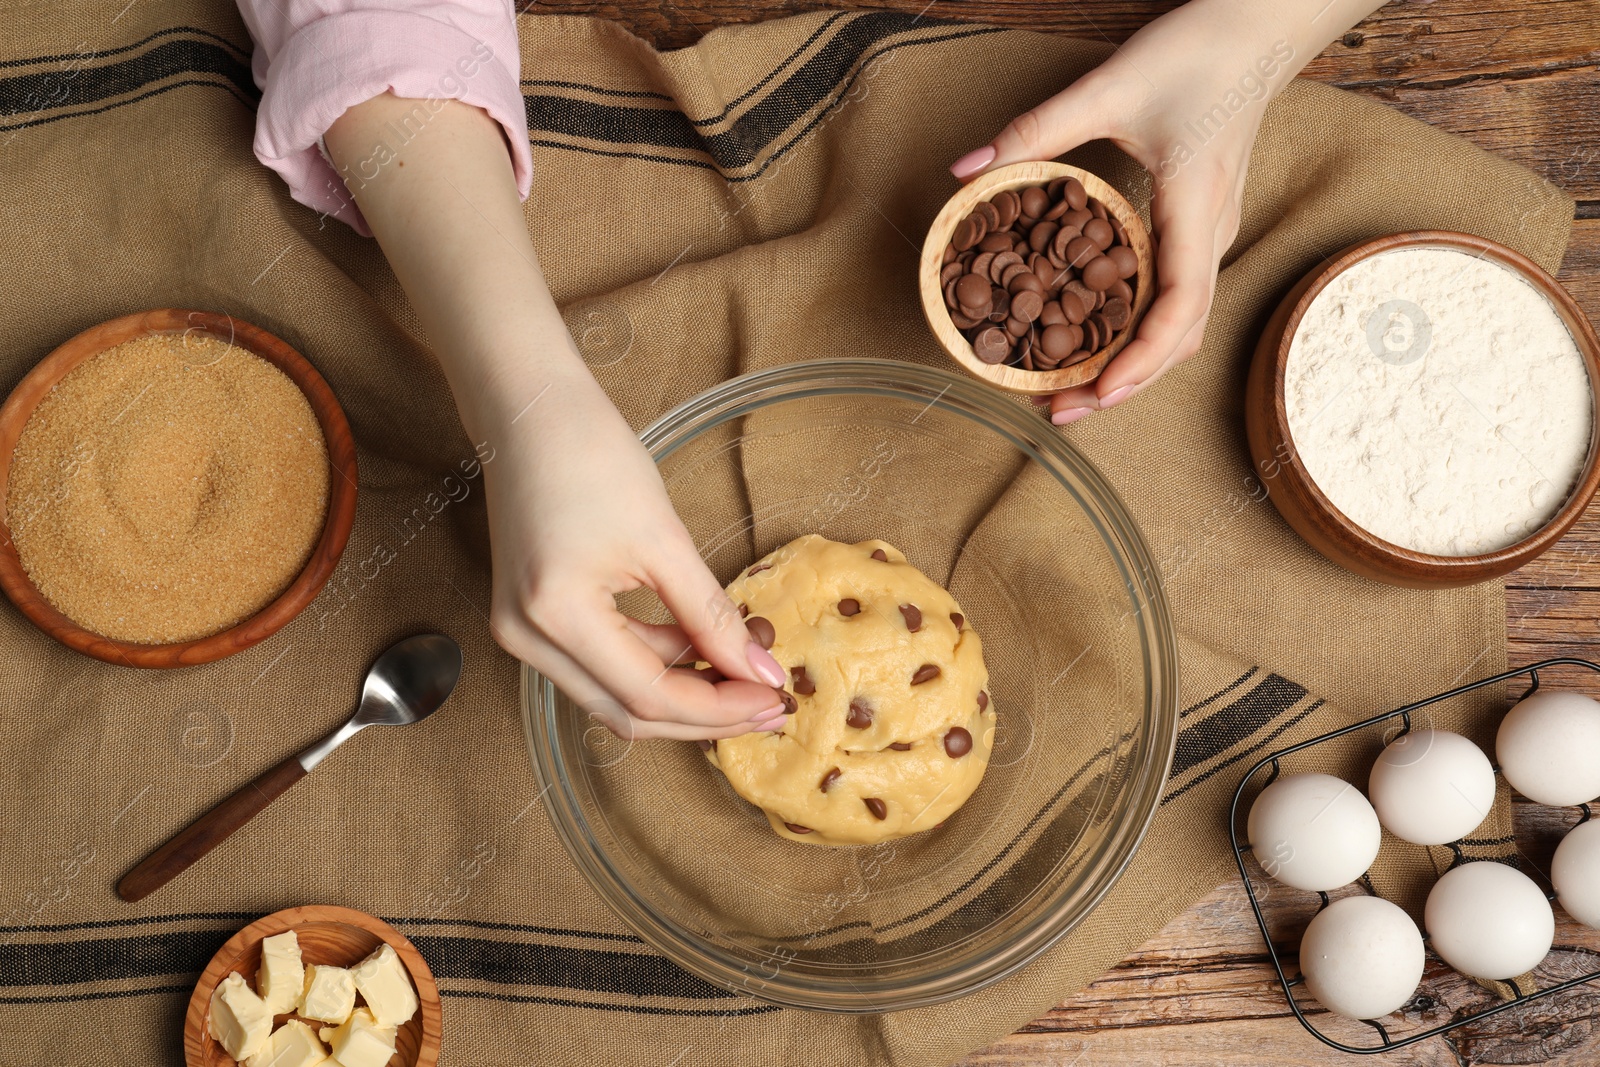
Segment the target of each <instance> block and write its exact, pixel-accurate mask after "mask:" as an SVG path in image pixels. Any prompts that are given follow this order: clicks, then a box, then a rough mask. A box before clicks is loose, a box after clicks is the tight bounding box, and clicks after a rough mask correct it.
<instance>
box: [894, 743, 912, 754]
mask: <svg viewBox="0 0 1600 1067" xmlns="http://www.w3.org/2000/svg"><path fill="white" fill-rule="evenodd" d="M889 747H890V748H892V749H894V750H895V751H896V752H910V751H911V742H910V741H892V742H890V743H889Z"/></svg>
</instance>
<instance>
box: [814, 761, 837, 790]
mask: <svg viewBox="0 0 1600 1067" xmlns="http://www.w3.org/2000/svg"><path fill="white" fill-rule="evenodd" d="M838 780H839V768H837V767H835V768H834V769H833V770H831V771H829V772H828V773H827V774H824V775H823V776H822V782H821V783H820V784H819V785H818V786H817V788H818V789H820V790H822V791H823V792H824V793H826V792H827V791H828V787H829V786H830V785H832V784H833V783H834V782H837V781H838Z"/></svg>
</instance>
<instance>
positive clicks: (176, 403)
mask: <svg viewBox="0 0 1600 1067" xmlns="http://www.w3.org/2000/svg"><path fill="white" fill-rule="evenodd" d="M355 509H356V450H355V440H354V438H353V437H352V435H351V433H350V425H349V423H348V422H347V421H346V420H345V417H344V412H343V411H342V410H341V409H340V407H339V403H338V401H337V400H336V399H334V395H333V391H332V390H331V389H330V388H329V387H328V383H327V382H326V381H325V380H323V378H322V376H321V375H320V374H318V373H317V371H316V369H315V368H314V367H312V366H311V364H310V363H308V362H307V361H306V360H305V358H304V357H303V356H301V355H300V354H299V353H298V352H296V351H295V350H294V349H293V348H291V347H289V345H287V344H285V343H284V342H283V341H281V340H279V339H278V338H277V337H274V336H273V335H272V334H270V333H267V332H266V331H265V330H262V329H260V328H259V327H256V326H252V325H251V324H249V323H247V322H243V321H240V320H239V319H236V318H233V317H231V316H229V315H225V314H219V313H214V312H208V311H189V310H183V309H177V308H162V309H158V310H155V311H146V312H141V313H139V314H134V315H127V316H124V317H122V318H119V319H113V320H112V321H110V322H106V323H102V324H101V325H99V326H95V327H93V328H91V329H88V330H85V331H84V332H83V333H80V334H78V335H77V336H76V337H73V338H72V339H71V340H69V341H67V342H66V343H64V344H62V345H61V346H60V347H58V348H57V349H55V351H53V352H51V353H50V354H49V355H48V356H46V357H45V358H44V359H43V360H42V361H40V363H39V364H38V365H37V366H35V367H34V368H33V370H31V371H30V372H29V373H28V374H27V376H26V377H24V378H23V379H22V381H21V382H20V383H19V384H18V385H17V387H16V388H15V389H14V390H12V393H11V395H10V397H8V398H7V399H6V402H5V405H4V406H3V407H0V589H4V591H5V594H6V596H7V597H9V598H10V599H11V602H12V603H13V604H15V605H16V606H17V609H18V610H19V611H21V612H22V613H23V614H24V615H25V616H27V617H28V619H29V620H30V621H31V622H33V624H34V625H36V626H38V627H39V629H41V630H43V631H44V632H45V633H47V634H49V635H50V636H51V637H54V638H55V639H56V640H58V641H60V642H61V643H62V644H65V645H67V646H68V647H69V648H72V649H74V650H76V651H78V652H82V653H83V654H84V655H87V656H93V657H94V658H96V659H100V660H104V661H105V662H107V663H115V664H119V665H122V666H127V667H184V666H190V665H194V664H200V663H209V662H212V661H214V660H218V659H221V658H223V657H225V656H230V655H232V654H233V653H235V652H239V651H242V650H243V649H246V648H249V647H251V646H252V645H255V644H257V643H258V642H260V641H262V640H264V639H266V638H267V637H270V636H271V635H272V634H274V633H276V632H277V631H278V630H279V629H281V628H282V627H283V626H284V625H285V624H287V623H288V622H289V621H290V620H291V619H293V618H294V617H295V616H296V615H297V614H299V612H300V611H301V610H302V609H303V608H304V607H305V606H306V605H307V604H309V603H311V601H312V600H313V599H314V598H315V597H316V595H317V593H318V591H319V590H321V588H322V586H323V584H324V583H326V582H327V580H328V578H329V576H330V575H332V573H333V570H334V568H335V567H336V566H337V565H338V562H339V556H340V554H341V553H342V552H343V551H344V546H345V543H346V542H347V541H348V540H349V537H350V529H351V526H352V525H353V524H354V521H355Z"/></svg>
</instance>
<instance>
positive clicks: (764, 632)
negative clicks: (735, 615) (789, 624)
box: [744, 615, 778, 649]
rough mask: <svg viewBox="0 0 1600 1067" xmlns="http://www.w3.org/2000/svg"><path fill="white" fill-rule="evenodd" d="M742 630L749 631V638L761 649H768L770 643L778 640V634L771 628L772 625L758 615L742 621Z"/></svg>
mask: <svg viewBox="0 0 1600 1067" xmlns="http://www.w3.org/2000/svg"><path fill="white" fill-rule="evenodd" d="M744 628H745V629H746V630H749V631H750V636H751V637H752V638H754V639H755V643H756V644H758V645H760V646H761V647H762V648H766V649H770V648H771V647H772V642H774V641H776V640H777V639H778V632H777V631H776V630H774V629H773V628H772V623H770V622H768V621H767V620H766V619H763V618H762V617H761V616H760V615H752V616H750V617H749V618H748V619H746V620H744Z"/></svg>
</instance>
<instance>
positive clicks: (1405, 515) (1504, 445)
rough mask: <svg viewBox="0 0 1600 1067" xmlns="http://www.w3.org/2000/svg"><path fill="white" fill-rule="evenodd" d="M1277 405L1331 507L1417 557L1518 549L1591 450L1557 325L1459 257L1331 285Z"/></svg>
mask: <svg viewBox="0 0 1600 1067" xmlns="http://www.w3.org/2000/svg"><path fill="white" fill-rule="evenodd" d="M1380 353H1381V355H1380ZM1284 394H1285V395H1284V399H1285V403H1286V405H1287V407H1288V413H1289V430H1290V436H1291V437H1292V438H1293V441H1294V446H1295V448H1296V450H1297V451H1298V452H1299V455H1300V459H1301V461H1302V462H1303V463H1304V464H1305V467H1306V470H1307V471H1309V472H1310V474H1311V477H1312V478H1313V479H1314V480H1315V481H1316V483H1317V486H1318V487H1319V488H1321V490H1322V491H1323V493H1324V494H1326V495H1327V497H1328V499H1329V500H1331V501H1332V502H1333V504H1334V506H1335V507H1337V508H1338V509H1339V510H1340V511H1342V512H1344V514H1345V515H1346V516H1347V517H1348V518H1350V519H1351V520H1352V521H1353V522H1355V523H1356V524H1358V525H1360V526H1362V527H1364V528H1365V529H1367V530H1368V531H1370V532H1371V533H1373V534H1375V535H1377V536H1378V537H1381V538H1383V539H1384V540H1385V541H1389V542H1391V543H1393V544H1397V545H1401V546H1403V547H1406V548H1410V549H1413V550H1415V551H1418V552H1427V553H1431V554H1434V555H1442V556H1467V555H1477V554H1480V553H1484V552H1492V551H1494V550H1496V549H1500V548H1505V547H1506V546H1508V545H1511V544H1514V543H1515V542H1517V541H1520V540H1522V539H1523V538H1524V537H1527V536H1528V535H1529V534H1531V533H1533V532H1534V531H1535V530H1537V529H1539V527H1541V526H1543V525H1544V524H1545V523H1546V522H1547V521H1548V520H1549V519H1550V517H1551V516H1552V515H1554V514H1555V513H1556V511H1558V510H1559V509H1560V507H1561V505H1562V503H1563V502H1565V500H1566V498H1567V496H1568V494H1569V493H1570V492H1571V491H1572V488H1573V486H1574V485H1575V484H1576V482H1577V479H1578V476H1579V475H1580V474H1581V473H1582V471H1583V466H1584V461H1585V459H1586V458H1587V456H1588V453H1589V438H1590V432H1591V422H1592V410H1593V408H1592V403H1593V402H1592V400H1591V398H1590V383H1589V376H1588V372H1587V371H1586V369H1585V367H1584V363H1583V357H1582V356H1581V355H1580V354H1579V352H1578V348H1577V345H1576V344H1575V343H1574V342H1573V339H1572V335H1571V334H1570V333H1569V332H1568V331H1567V327H1566V324H1565V323H1563V322H1562V321H1561V318H1560V316H1559V315H1558V314H1557V313H1556V310H1555V308H1554V307H1553V306H1552V305H1551V304H1550V302H1549V301H1547V300H1546V299H1545V298H1544V296H1543V295H1542V294H1541V293H1539V291H1538V290H1536V289H1534V288H1533V286H1531V285H1529V284H1528V283H1527V282H1525V281H1523V280H1522V278H1521V277H1519V276H1518V275H1516V274H1514V273H1513V272H1512V271H1510V270H1509V269H1507V268H1505V267H1502V266H1500V265H1499V264H1497V263H1494V262H1492V261H1489V260H1485V259H1479V258H1478V257H1476V256H1471V255H1468V254H1466V253H1464V252H1455V251H1450V250H1446V249H1434V248H1405V249H1397V250H1395V251H1393V252H1386V253H1383V254H1380V255H1377V256H1373V257H1372V258H1370V259H1366V260H1363V261H1361V262H1359V263H1357V264H1356V265H1355V266H1353V267H1351V268H1350V269H1349V270H1347V271H1345V272H1344V273H1343V274H1342V275H1340V276H1339V277H1338V278H1336V279H1334V280H1333V282H1332V283H1331V284H1329V286H1328V287H1327V288H1326V289H1324V290H1323V291H1322V292H1321V293H1320V294H1318V296H1317V298H1316V299H1315V300H1314V301H1313V302H1312V304H1311V306H1310V307H1309V308H1307V309H1306V314H1305V316H1304V318H1303V319H1302V320H1301V322H1300V325H1299V328H1298V329H1297V330H1296V332H1295V336H1294V340H1293V342H1292V343H1291V344H1290V347H1289V359H1288V364H1287V366H1286V368H1285V381H1284Z"/></svg>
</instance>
